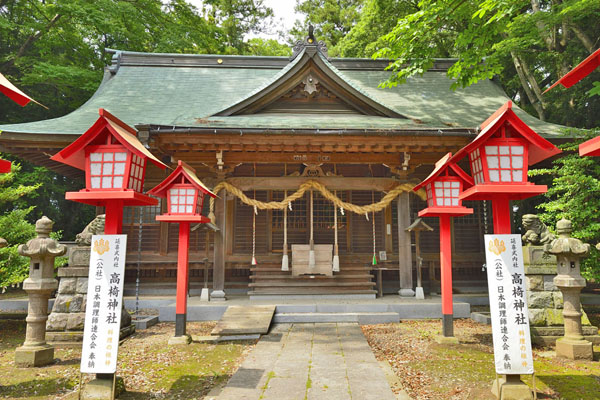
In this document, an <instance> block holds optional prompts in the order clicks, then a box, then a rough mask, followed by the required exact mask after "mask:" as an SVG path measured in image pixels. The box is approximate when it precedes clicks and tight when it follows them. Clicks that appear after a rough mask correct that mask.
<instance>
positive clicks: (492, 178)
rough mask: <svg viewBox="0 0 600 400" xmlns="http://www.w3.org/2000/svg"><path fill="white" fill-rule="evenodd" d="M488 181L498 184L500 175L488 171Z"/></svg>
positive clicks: (496, 172)
mask: <svg viewBox="0 0 600 400" xmlns="http://www.w3.org/2000/svg"><path fill="white" fill-rule="evenodd" d="M490 181H491V182H500V173H499V172H498V171H494V170H490Z"/></svg>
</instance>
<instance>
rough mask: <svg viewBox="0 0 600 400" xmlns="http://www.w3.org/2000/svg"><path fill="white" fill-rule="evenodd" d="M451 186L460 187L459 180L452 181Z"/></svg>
mask: <svg viewBox="0 0 600 400" xmlns="http://www.w3.org/2000/svg"><path fill="white" fill-rule="evenodd" d="M452 187H453V188H459V187H460V182H457V181H452Z"/></svg>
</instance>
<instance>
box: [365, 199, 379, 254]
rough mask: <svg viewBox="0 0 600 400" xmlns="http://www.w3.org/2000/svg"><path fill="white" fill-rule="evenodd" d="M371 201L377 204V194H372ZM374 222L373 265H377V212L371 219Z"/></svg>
mask: <svg viewBox="0 0 600 400" xmlns="http://www.w3.org/2000/svg"><path fill="white" fill-rule="evenodd" d="M371 199H372V200H371V201H372V202H373V203H374V202H375V192H371ZM371 219H372V220H373V222H372V223H373V265H377V253H376V248H377V246H376V244H377V243H376V240H377V237H376V236H375V211H373V218H371ZM367 220H368V218H367Z"/></svg>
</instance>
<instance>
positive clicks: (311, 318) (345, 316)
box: [273, 312, 400, 325]
mask: <svg viewBox="0 0 600 400" xmlns="http://www.w3.org/2000/svg"><path fill="white" fill-rule="evenodd" d="M399 321H400V316H399V315H398V313H395V312H375V313H373V312H364V313H359V312H354V313H351V312H346V313H338V312H320V313H306V312H300V313H279V314H275V316H274V318H273V322H274V323H280V324H289V323H296V324H298V323H300V324H302V323H327V322H357V323H358V324H359V325H372V324H386V323H391V322H399Z"/></svg>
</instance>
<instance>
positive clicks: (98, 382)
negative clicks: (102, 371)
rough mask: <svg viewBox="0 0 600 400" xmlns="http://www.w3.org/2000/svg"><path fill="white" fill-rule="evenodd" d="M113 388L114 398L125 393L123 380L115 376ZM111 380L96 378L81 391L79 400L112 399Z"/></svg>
mask: <svg viewBox="0 0 600 400" xmlns="http://www.w3.org/2000/svg"><path fill="white" fill-rule="evenodd" d="M114 386H115V398H117V397H119V395H120V394H121V393H123V392H125V382H124V381H123V378H121V377H119V376H117V378H116V382H114ZM112 389H113V379H112V377H111V378H109V377H104V378H96V379H93V380H91V381H89V382H88V383H86V384H85V386H84V387H83V388H82V389H81V400H109V399H112V397H111V394H112Z"/></svg>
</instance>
